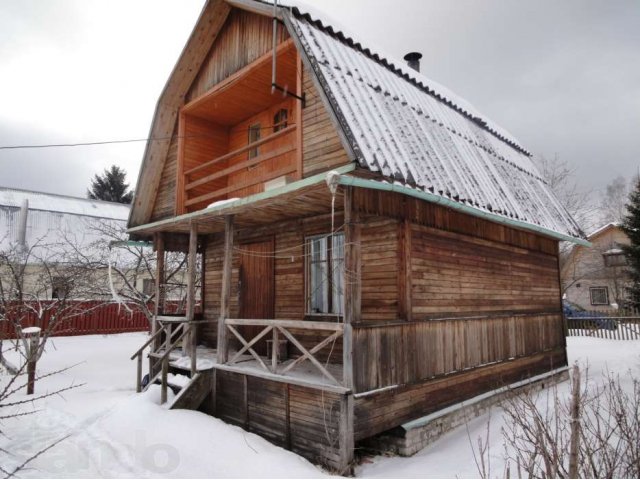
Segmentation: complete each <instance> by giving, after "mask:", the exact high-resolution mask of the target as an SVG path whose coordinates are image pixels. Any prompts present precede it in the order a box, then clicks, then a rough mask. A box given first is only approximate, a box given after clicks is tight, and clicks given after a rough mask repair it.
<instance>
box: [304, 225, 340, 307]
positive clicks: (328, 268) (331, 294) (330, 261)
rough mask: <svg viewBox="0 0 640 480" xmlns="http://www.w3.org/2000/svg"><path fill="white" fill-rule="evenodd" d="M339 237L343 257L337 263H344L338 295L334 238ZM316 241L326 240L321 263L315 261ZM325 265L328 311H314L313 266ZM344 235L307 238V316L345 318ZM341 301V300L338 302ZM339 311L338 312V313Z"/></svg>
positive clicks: (324, 279)
mask: <svg viewBox="0 0 640 480" xmlns="http://www.w3.org/2000/svg"><path fill="white" fill-rule="evenodd" d="M336 237H339V238H341V239H342V256H341V257H337V261H339V262H342V269H341V270H342V272H341V274H342V281H341V284H342V292H341V293H340V292H338V293H336V289H335V285H336V283H337V282H335V280H334V275H333V272H334V269H335V268H336V267H335V266H334V262H335V261H336V257H335V255H334V238H336ZM315 240H325V244H324V247H323V248H324V252H321V255H320V256H321V257H323V259H321V260H319V261H315V262H314V261H313V259H312V248H313V242H314V241H315ZM319 263H323V264H325V267H324V269H323V275H324V278H323V280H322V282H323V285H324V287H323V290H325V291H326V311H313V310H312V308H311V305H312V301H313V298H312V292H311V287H312V285H313V282H312V275H313V265H315V264H319ZM344 282H345V280H344V233H342V232H340V233H336V234H334V235H330V234H322V235H308V236H306V237H305V315H313V316H334V317H342V316H344ZM340 298H341V305H340V306H339V307H338V308H337V309H336V299H340ZM338 301H339V300H338ZM336 310H337V311H336Z"/></svg>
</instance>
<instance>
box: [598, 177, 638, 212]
mask: <svg viewBox="0 0 640 480" xmlns="http://www.w3.org/2000/svg"><path fill="white" fill-rule="evenodd" d="M632 182H633V180H632V181H631V182H630V181H628V180H627V179H625V178H624V177H623V176H618V177H616V178H614V179H613V180H612V181H611V183H609V184H608V185H607V186H606V188H605V190H604V192H603V194H602V198H601V200H600V208H601V210H602V212H603V214H604V215H605V218H606V221H607V222H622V219H623V218H624V216H625V214H626V213H627V209H626V205H627V202H628V200H629V193H630V192H631V185H632Z"/></svg>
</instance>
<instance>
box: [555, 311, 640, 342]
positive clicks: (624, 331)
mask: <svg viewBox="0 0 640 480" xmlns="http://www.w3.org/2000/svg"><path fill="white" fill-rule="evenodd" d="M566 321H567V335H568V336H570V337H577V336H582V337H594V338H609V339H612V340H638V339H640V316H635V317H586V318H585V317H567V318H566Z"/></svg>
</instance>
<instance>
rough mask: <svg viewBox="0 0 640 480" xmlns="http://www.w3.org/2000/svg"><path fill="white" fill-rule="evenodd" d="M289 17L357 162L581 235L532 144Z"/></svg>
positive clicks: (414, 76) (413, 75)
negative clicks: (541, 170) (546, 177)
mask: <svg viewBox="0 0 640 480" xmlns="http://www.w3.org/2000/svg"><path fill="white" fill-rule="evenodd" d="M291 22H292V25H293V26H294V29H295V31H296V34H297V36H298V37H299V39H300V42H301V43H302V46H303V48H304V49H305V51H306V53H307V55H308V57H309V59H310V61H311V63H312V66H313V68H314V70H315V72H316V73H317V74H318V77H319V79H320V82H321V83H322V84H323V87H324V89H325V91H326V93H327V95H328V97H329V98H330V99H331V101H332V103H334V107H335V108H336V109H337V110H338V112H337V113H338V116H339V118H340V119H341V121H342V122H343V123H344V125H343V128H344V129H345V133H346V135H347V137H348V138H349V140H350V142H351V144H352V148H353V150H354V152H355V154H356V156H357V157H358V158H357V160H358V161H359V163H360V164H361V166H363V167H366V168H368V169H370V170H372V171H375V172H380V173H381V174H383V175H384V176H386V177H389V178H390V179H394V180H395V181H396V182H399V183H402V184H406V185H409V186H412V187H414V188H418V189H423V190H425V191H430V192H432V193H434V194H437V195H441V196H443V197H446V198H449V199H452V200H454V201H457V202H460V203H462V204H466V205H469V206H472V207H473V208H477V209H480V210H484V211H488V212H492V213H496V214H499V215H502V216H505V217H508V218H513V219H517V220H520V221H523V222H527V223H530V224H533V225H538V226H541V227H544V228H546V229H549V230H552V231H554V232H558V233H562V234H565V235H569V236H572V237H583V233H582V232H581V230H580V228H579V227H578V225H577V224H576V222H575V221H574V220H573V219H572V218H571V216H570V215H569V214H568V213H567V212H566V210H565V209H564V208H563V207H562V206H561V205H560V203H559V202H558V200H557V199H556V198H555V196H554V195H553V193H552V192H551V190H550V188H549V187H548V185H546V183H545V182H544V180H543V179H542V178H541V176H540V174H539V172H538V170H537V168H536V167H535V165H534V164H533V162H532V160H531V158H530V157H529V154H528V152H526V150H524V149H523V148H522V147H521V146H520V144H519V143H518V142H517V140H515V139H514V138H513V137H512V136H511V135H509V134H508V133H507V132H506V131H504V130H503V129H500V128H499V127H498V126H496V125H494V124H493V123H492V122H490V120H488V119H486V118H485V117H482V116H481V115H479V114H478V113H477V112H476V111H475V109H474V108H473V107H471V106H470V105H469V104H468V103H466V102H464V101H462V100H461V99H459V98H457V97H455V96H454V95H453V94H451V93H450V92H448V91H446V89H443V87H440V86H438V85H437V84H435V82H431V81H430V80H428V79H427V78H426V77H424V76H422V75H420V74H419V73H417V72H414V71H412V70H411V69H409V68H408V67H404V66H398V64H397V63H394V62H393V61H389V60H387V59H385V58H382V57H380V56H379V55H376V54H374V53H372V52H371V51H370V50H368V49H364V48H363V47H362V46H361V45H360V44H357V43H355V42H354V41H353V40H352V39H350V38H348V37H346V36H345V35H344V34H343V33H341V32H336V31H335V30H333V29H332V28H331V27H328V26H327V25H326V23H322V22H319V21H316V20H315V19H312V18H311V17H310V16H309V15H303V14H300V12H299V10H298V9H294V15H291Z"/></svg>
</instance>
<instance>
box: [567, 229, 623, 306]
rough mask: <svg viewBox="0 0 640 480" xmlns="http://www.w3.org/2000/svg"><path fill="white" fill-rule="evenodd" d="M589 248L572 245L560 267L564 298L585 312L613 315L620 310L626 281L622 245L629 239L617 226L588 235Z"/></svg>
mask: <svg viewBox="0 0 640 480" xmlns="http://www.w3.org/2000/svg"><path fill="white" fill-rule="evenodd" d="M587 239H588V240H589V242H591V244H592V246H591V247H587V246H582V245H574V246H573V248H572V249H571V250H570V251H569V253H568V254H567V257H566V259H565V260H564V261H563V265H562V287H563V290H564V298H565V299H566V300H568V301H569V302H571V303H573V304H575V305H578V306H580V307H582V308H584V309H585V310H596V311H601V312H614V311H616V310H617V309H618V308H621V307H624V304H625V295H626V288H625V287H626V285H627V284H628V282H629V281H630V277H629V272H628V268H627V261H626V257H625V255H624V253H623V251H622V248H621V247H622V245H628V244H629V237H627V236H626V235H625V233H624V232H623V231H622V229H621V228H620V225H619V224H617V223H608V224H607V225H604V226H602V227H600V228H599V229H597V230H596V231H595V232H593V233H592V234H590V235H589V236H588V237H587Z"/></svg>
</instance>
